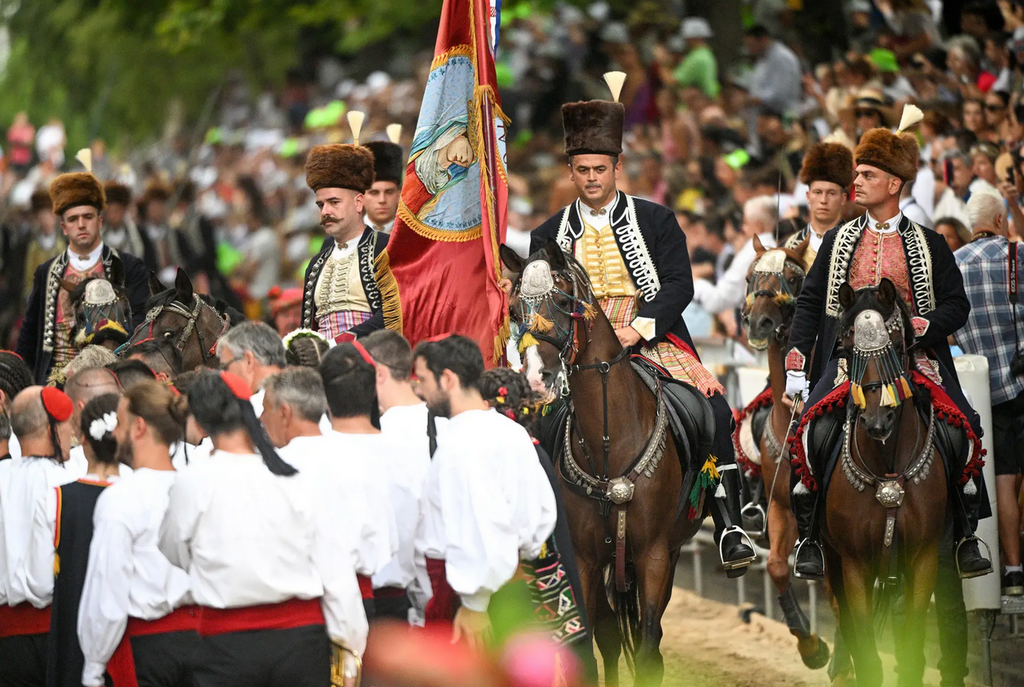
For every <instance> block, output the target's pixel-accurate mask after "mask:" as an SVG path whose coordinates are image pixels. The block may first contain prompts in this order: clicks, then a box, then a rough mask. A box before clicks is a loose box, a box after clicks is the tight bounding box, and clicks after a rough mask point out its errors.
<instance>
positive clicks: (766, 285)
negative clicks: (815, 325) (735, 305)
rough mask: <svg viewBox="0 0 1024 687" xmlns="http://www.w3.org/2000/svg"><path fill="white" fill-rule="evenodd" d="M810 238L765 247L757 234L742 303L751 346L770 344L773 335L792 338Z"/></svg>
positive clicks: (781, 338)
mask: <svg viewBox="0 0 1024 687" xmlns="http://www.w3.org/2000/svg"><path fill="white" fill-rule="evenodd" d="M808 242H809V238H807V239H804V240H803V242H801V243H800V245H798V246H797V247H796V248H794V249H788V248H772V249H770V250H769V249H766V248H765V247H764V246H762V245H761V241H760V240H759V239H758V238H757V237H756V236H755V237H754V251H755V253H756V255H757V257H756V258H755V260H754V262H753V263H752V264H751V265H750V270H749V271H748V272H747V298H746V302H745V303H744V305H743V325H744V326H745V327H746V329H747V339H748V342H749V343H750V347H751V348H754V349H756V350H759V351H763V350H765V349H766V348H768V344H769V343H770V342H771V340H772V339H775V340H776V341H779V342H780V343H784V342H785V341H788V339H789V325H790V324H792V322H793V314H794V313H795V312H796V299H797V297H798V296H799V295H800V291H801V290H803V287H804V277H805V276H806V272H805V271H804V253H805V252H806V251H807V245H808Z"/></svg>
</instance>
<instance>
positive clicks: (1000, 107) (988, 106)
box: [985, 103, 1006, 112]
mask: <svg viewBox="0 0 1024 687" xmlns="http://www.w3.org/2000/svg"><path fill="white" fill-rule="evenodd" d="M985 109H986V110H988V111H989V112H1002V111H1003V110H1005V109H1006V105H993V104H992V103H986V104H985Z"/></svg>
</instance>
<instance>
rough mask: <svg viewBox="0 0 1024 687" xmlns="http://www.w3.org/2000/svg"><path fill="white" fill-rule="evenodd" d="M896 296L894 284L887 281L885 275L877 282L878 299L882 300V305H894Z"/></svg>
mask: <svg viewBox="0 0 1024 687" xmlns="http://www.w3.org/2000/svg"><path fill="white" fill-rule="evenodd" d="M898 297H899V296H898V295H897V293H896V285H895V284H893V283H892V282H891V281H889V279H888V278H887V277H882V281H880V282H879V283H878V299H879V300H880V301H881V302H882V305H884V306H886V307H890V306H894V305H896V299H897V298H898Z"/></svg>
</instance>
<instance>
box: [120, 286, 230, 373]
mask: <svg viewBox="0 0 1024 687" xmlns="http://www.w3.org/2000/svg"><path fill="white" fill-rule="evenodd" d="M204 308H205V309H207V310H209V311H211V312H212V313H213V314H214V315H216V317H217V319H218V320H223V321H222V323H221V330H220V334H218V335H217V336H216V338H214V340H213V343H212V344H210V345H209V346H207V345H206V342H205V341H204V340H203V330H202V328H201V327H199V326H198V324H199V318H200V316H201V315H202V313H203V309H204ZM164 312H168V313H172V314H174V315H179V316H181V317H184V318H185V320H186V321H185V326H184V327H183V328H182V330H181V333H180V334H179V335H178V337H177V340H176V341H175V342H174V350H176V351H177V352H178V355H180V356H182V357H184V355H185V346H186V345H187V344H188V340H189V338H190V337H191V336H192V334H193V332H194V333H195V335H196V340H197V341H198V343H199V352H200V354H201V355H202V358H203V364H204V365H205V364H206V363H207V361H209V360H210V359H211V358H213V357H214V355H216V353H215V348H216V346H217V340H218V339H220V337H221V336H223V335H224V332H226V331H227V330H228V327H229V326H230V323H231V319H230V318H229V317H228V315H226V314H225V315H221V314H220V313H219V312H217V309H216V308H214V307H213V306H212V305H210V304H209V303H207V302H206V301H204V300H203V299H202V298H200V297H199V295H198V294H193V295H192V308H191V309H189V308H188V307H187V306H186V305H185V304H184V303H181V302H179V301H177V300H172V301H171V302H170V303H167V304H166V305H157V306H155V307H153V308H150V310H149V312H147V313H146V320H145V321H144V322H143V323H142V325H141V326H140V327H139V329H138V330H137V331H136V334H138V332H141V331H143V327H147V329H146V330H145V333H146V337H145V338H143V339H140V340H138V341H136V340H135V336H134V335H133V336H132V338H131V339H129V340H128V341H127V342H126V343H124V344H123V345H122V346H121V347H120V348H118V349H117V351H116V353H118V354H120V353H122V352H123V351H125V350H131V349H132V348H134V347H135V346H137V345H139V344H142V343H145V342H147V341H157V339H156V337H154V336H153V326H154V324H155V323H156V320H157V318H158V317H160V315H161V314H163V313H164Z"/></svg>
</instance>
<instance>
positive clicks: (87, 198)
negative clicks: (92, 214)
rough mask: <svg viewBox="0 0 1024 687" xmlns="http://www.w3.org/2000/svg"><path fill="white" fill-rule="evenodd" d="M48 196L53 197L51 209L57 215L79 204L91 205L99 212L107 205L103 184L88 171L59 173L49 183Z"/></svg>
mask: <svg viewBox="0 0 1024 687" xmlns="http://www.w3.org/2000/svg"><path fill="white" fill-rule="evenodd" d="M50 197H51V198H52V199H53V211H54V212H55V213H56V214H58V215H63V214H64V211H65V210H67V209H69V208H73V207H77V206H79V205H91V206H93V207H94V208H96V209H97V210H99V211H100V212H103V209H104V208H105V207H107V197H106V195H105V194H104V193H103V186H101V185H100V182H99V179H97V178H96V177H94V176H93V175H92V174H90V173H89V172H71V173H69V174H61V175H60V176H59V177H57V178H56V179H54V180H53V182H52V183H51V184H50Z"/></svg>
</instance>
